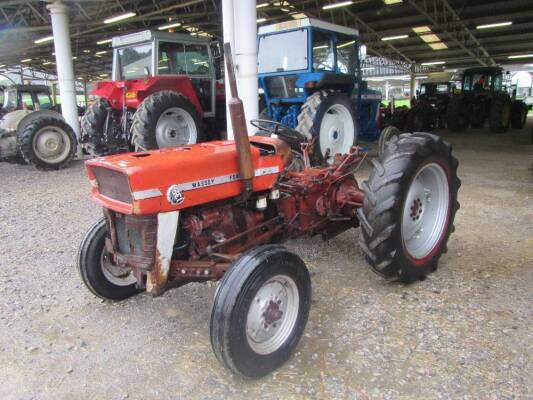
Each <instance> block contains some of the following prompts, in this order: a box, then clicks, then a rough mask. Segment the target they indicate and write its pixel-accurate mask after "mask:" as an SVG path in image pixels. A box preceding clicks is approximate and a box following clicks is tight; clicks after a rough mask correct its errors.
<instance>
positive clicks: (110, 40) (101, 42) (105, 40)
mask: <svg viewBox="0 0 533 400" xmlns="http://www.w3.org/2000/svg"><path fill="white" fill-rule="evenodd" d="M112 41H113V40H112V39H104V40H99V41H98V42H96V44H106V43H111V42H112Z"/></svg>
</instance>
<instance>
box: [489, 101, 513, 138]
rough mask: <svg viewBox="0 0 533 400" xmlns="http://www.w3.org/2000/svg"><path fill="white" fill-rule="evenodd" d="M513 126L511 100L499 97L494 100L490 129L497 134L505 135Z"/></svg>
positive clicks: (491, 107)
mask: <svg viewBox="0 0 533 400" xmlns="http://www.w3.org/2000/svg"><path fill="white" fill-rule="evenodd" d="M510 124H511V100H510V99H509V98H508V97H507V96H497V97H495V98H494V99H493V100H492V103H491V105H490V112H489V128H490V130H491V131H492V132H495V133H505V132H507V131H508V130H509V125H510Z"/></svg>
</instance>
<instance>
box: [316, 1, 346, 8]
mask: <svg viewBox="0 0 533 400" xmlns="http://www.w3.org/2000/svg"><path fill="white" fill-rule="evenodd" d="M352 4H353V1H341V2H340V3H333V4H326V5H325V6H322V10H331V9H332V8H337V7H346V6H351V5H352Z"/></svg>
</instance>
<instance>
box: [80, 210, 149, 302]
mask: <svg viewBox="0 0 533 400" xmlns="http://www.w3.org/2000/svg"><path fill="white" fill-rule="evenodd" d="M106 236H107V226H106V221H105V218H102V219H101V220H99V221H98V222H96V223H95V224H94V225H93V226H91V228H89V230H88V231H87V233H86V234H85V237H84V238H83V240H82V242H81V245H80V249H79V251H78V271H79V273H80V276H81V279H82V281H83V283H84V284H85V286H87V288H88V289H89V290H90V291H91V292H92V293H93V294H95V295H96V296H98V297H101V298H102V299H105V300H123V299H127V298H128V297H131V296H133V295H135V294H137V293H138V292H139V289H137V285H136V284H137V279H136V278H135V276H134V275H133V273H132V272H131V270H130V269H127V268H121V267H119V266H118V265H115V264H114V263H113V261H112V258H111V255H110V254H108V253H107V251H106V249H105V238H106Z"/></svg>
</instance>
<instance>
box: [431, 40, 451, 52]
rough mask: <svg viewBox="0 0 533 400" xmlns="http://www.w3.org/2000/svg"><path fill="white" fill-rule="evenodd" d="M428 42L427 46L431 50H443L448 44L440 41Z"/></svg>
mask: <svg viewBox="0 0 533 400" xmlns="http://www.w3.org/2000/svg"><path fill="white" fill-rule="evenodd" d="M428 44H429V47H431V48H432V49H433V50H444V49H447V48H448V46H446V44H444V43H442V42H437V43H428Z"/></svg>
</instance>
